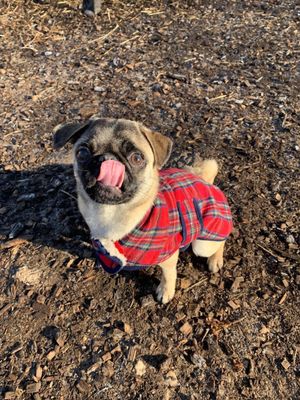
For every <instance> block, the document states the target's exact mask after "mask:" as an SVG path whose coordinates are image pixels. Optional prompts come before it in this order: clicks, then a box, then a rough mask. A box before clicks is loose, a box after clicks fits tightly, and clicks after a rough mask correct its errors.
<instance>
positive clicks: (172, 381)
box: [165, 371, 179, 387]
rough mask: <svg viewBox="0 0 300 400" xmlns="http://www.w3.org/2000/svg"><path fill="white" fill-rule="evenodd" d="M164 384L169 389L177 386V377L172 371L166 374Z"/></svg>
mask: <svg viewBox="0 0 300 400" xmlns="http://www.w3.org/2000/svg"><path fill="white" fill-rule="evenodd" d="M165 383H166V385H167V386H169V387H176V386H178V385H179V383H178V379H177V376H176V374H175V372H174V371H169V372H168V373H167V376H166V379H165Z"/></svg>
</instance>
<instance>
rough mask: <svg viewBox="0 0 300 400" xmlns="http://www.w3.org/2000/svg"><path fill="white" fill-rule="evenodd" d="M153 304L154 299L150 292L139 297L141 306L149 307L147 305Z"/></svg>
mask: <svg viewBox="0 0 300 400" xmlns="http://www.w3.org/2000/svg"><path fill="white" fill-rule="evenodd" d="M154 304H155V301H154V298H153V296H152V295H151V294H149V295H148V296H144V297H142V298H141V306H142V307H149V306H153V305H154Z"/></svg>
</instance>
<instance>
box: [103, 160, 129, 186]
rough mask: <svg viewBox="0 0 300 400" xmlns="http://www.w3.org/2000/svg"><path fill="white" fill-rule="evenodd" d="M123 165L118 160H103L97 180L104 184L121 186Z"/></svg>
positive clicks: (123, 171) (123, 172)
mask: <svg viewBox="0 0 300 400" xmlns="http://www.w3.org/2000/svg"><path fill="white" fill-rule="evenodd" d="M124 175H125V165H124V164H122V163H120V161H115V160H107V161H103V163H102V164H101V167H100V173H99V175H98V178H97V181H98V182H101V183H103V184H104V185H106V186H113V187H118V188H121V186H122V183H123V181H124Z"/></svg>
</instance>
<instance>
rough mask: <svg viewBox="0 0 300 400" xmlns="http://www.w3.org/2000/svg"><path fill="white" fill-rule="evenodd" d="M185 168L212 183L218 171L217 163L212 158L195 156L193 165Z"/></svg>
mask: <svg viewBox="0 0 300 400" xmlns="http://www.w3.org/2000/svg"><path fill="white" fill-rule="evenodd" d="M186 169H187V170H189V171H190V172H192V173H193V174H195V175H198V176H199V177H200V178H201V179H203V180H204V181H205V182H207V183H210V184H211V185H212V184H213V183H214V179H215V177H216V175H217V173H218V163H217V161H216V160H213V159H207V160H202V159H201V158H200V157H196V159H195V162H194V165H193V166H192V167H186Z"/></svg>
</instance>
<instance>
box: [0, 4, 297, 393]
mask: <svg viewBox="0 0 300 400" xmlns="http://www.w3.org/2000/svg"><path fill="white" fill-rule="evenodd" d="M80 3H81V1H79V0H78V1H73V0H68V1H67V0H66V1H29V0H26V1H23V0H22V1H21V0H12V1H8V0H2V2H1V7H0V24H1V25H0V30H1V31H0V34H1V36H0V45H1V58H0V79H1V80H0V90H1V92H0V93H1V105H0V115H1V153H0V185H1V186H0V187H1V192H0V218H1V226H0V239H1V242H0V246H1V247H0V249H1V258H0V284H1V286H0V288H1V289H0V317H1V326H0V396H2V397H3V398H5V399H35V400H38V399H47V400H48V399H55V400H68V399H103V400H105V399H110V400H111V399H122V400H123V399H130V400H134V399H136V400H138V399H143V400H144V399H145V400H152V399H153V400H156V399H162V400H171V399H179V400H189V399H190V400H195V399H203V400H214V399H215V400H221V399H222V400H229V399H230V400H231V399H235V400H236V399H263V400H280V399H285V400H287V399H289V400H296V399H299V398H300V390H299V387H300V385H299V378H300V364H299V359H300V354H299V353H300V343H299V339H300V333H299V332H300V331H299V320H300V319H299V317H300V304H299V303H300V302H299V292H298V290H299V286H300V247H299V245H300V233H299V227H300V222H299V221H300V213H299V209H300V204H299V203H300V200H299V189H300V187H299V159H300V136H299V122H300V120H299V111H300V110H299V93H300V91H299V78H300V70H299V63H298V64H297V62H298V60H299V50H300V47H299V16H300V8H299V7H297V4H296V3H297V2H296V1H290V0H285V1H282V0H272V1H259V0H251V1H245V2H242V1H240V2H239V1H225V0H220V1H213V0H212V1H204V0H203V1H146V0H140V1H138V0H136V1H134V0H132V1H118V0H112V1H110V2H109V1H104V2H103V13H102V14H101V15H99V16H98V17H97V18H95V19H91V18H87V17H85V16H83V15H82V14H81V12H80V11H79V10H78V7H79V6H80ZM95 113H99V114H101V115H103V116H112V117H126V118H129V119H134V120H139V121H143V122H144V123H145V124H146V125H147V126H149V127H151V128H154V129H156V130H159V131H161V132H162V133H164V134H166V135H168V136H170V137H171V138H172V139H173V140H174V151H173V155H172V159H171V161H170V165H173V166H180V167H182V166H184V165H185V164H191V163H192V162H193V159H194V156H195V154H200V155H201V156H202V157H215V158H216V159H217V160H218V161H219V163H220V164H221V165H222V168H221V171H220V174H219V175H218V177H217V182H216V183H217V184H218V185H219V186H220V187H221V188H222V189H223V190H224V192H225V193H226V195H227V196H228V199H229V202H230V204H231V206H232V212H233V216H234V224H235V230H234V233H233V234H232V236H231V238H230V240H229V242H228V245H227V249H226V254H225V260H226V265H225V267H224V269H223V270H222V271H221V273H220V274H216V275H215V276H214V275H211V274H210V273H209V272H208V271H207V268H206V264H205V260H204V259H197V258H195V257H194V256H193V255H192V254H191V251H190V250H187V251H186V252H184V253H182V254H181V256H180V261H179V279H178V287H177V292H176V295H175V298H174V300H173V301H172V302H171V303H170V304H168V305H166V306H163V305H160V304H158V303H157V302H156V301H155V298H154V293H155V288H156V285H157V284H158V278H159V271H158V268H153V269H150V270H149V271H146V272H137V273H130V274H129V273H122V274H120V275H119V276H117V277H110V276H108V275H106V274H105V273H104V272H102V271H101V270H97V269H95V267H94V258H93V253H92V250H91V246H90V240H89V233H88V229H87V227H86V226H85V223H84V221H83V219H82V218H81V216H80V214H79V212H78V211H77V205H76V199H75V197H76V193H75V187H74V179H73V175H72V168H71V166H70V165H69V164H66V162H67V161H66V160H67V151H61V152H54V150H53V148H52V144H51V140H52V129H53V127H54V126H55V125H57V124H58V123H61V122H63V121H66V120H69V121H75V120H83V119H86V118H88V117H89V116H91V115H92V114H95Z"/></svg>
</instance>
